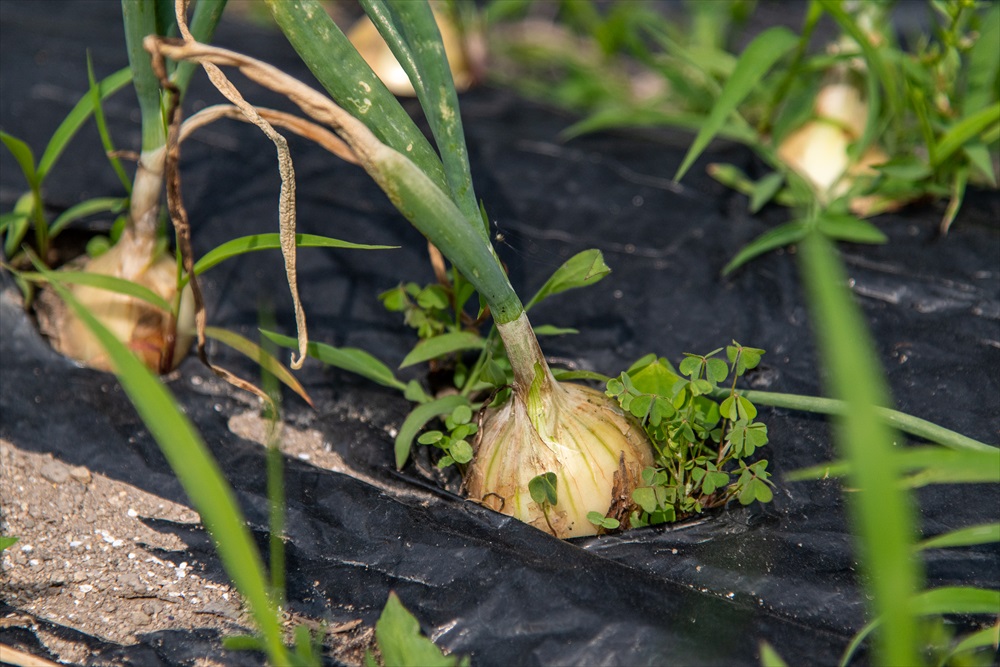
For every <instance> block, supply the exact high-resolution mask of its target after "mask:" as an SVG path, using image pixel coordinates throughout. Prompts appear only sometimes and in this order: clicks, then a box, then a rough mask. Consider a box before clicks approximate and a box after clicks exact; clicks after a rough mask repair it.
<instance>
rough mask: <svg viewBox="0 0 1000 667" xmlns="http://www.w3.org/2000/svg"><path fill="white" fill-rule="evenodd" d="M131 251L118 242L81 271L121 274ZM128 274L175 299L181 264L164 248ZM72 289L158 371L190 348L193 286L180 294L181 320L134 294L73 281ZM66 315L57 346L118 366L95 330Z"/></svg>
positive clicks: (93, 363) (83, 359) (87, 361)
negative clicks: (109, 355)
mask: <svg viewBox="0 0 1000 667" xmlns="http://www.w3.org/2000/svg"><path fill="white" fill-rule="evenodd" d="M127 254H128V248H127V246H126V245H125V244H123V243H118V244H116V245H114V246H112V247H111V248H109V249H108V251H107V252H105V253H104V254H102V255H99V256H97V257H95V258H93V259H91V260H89V261H88V262H87V263H86V264H85V265H84V267H83V268H82V270H83V271H86V272H89V273H97V274H102V275H108V276H115V277H119V278H122V277H124V276H122V266H123V264H127V263H129V262H130V261H133V260H131V259H130V258H128V257H126V255H127ZM128 279H129V280H132V281H133V282H135V283H138V284H140V285H143V286H144V287H147V288H149V289H150V290H152V291H153V292H156V293H157V294H158V295H160V296H161V297H163V298H164V299H165V300H166V301H168V302H173V301H174V299H175V298H176V295H177V290H176V285H177V263H176V261H175V260H174V258H173V257H172V256H170V255H168V254H165V253H161V254H160V255H159V257H157V258H156V259H154V260H152V261H151V262H150V263H149V264H148V265H147V266H145V267H141V268H140V269H139V270H138V272H136V273H135V274H134V275H132V276H129V277H128ZM71 289H72V291H73V295H74V296H75V297H76V298H77V300H78V301H80V303H81V304H82V305H83V306H84V307H85V308H87V309H88V310H89V311H90V312H91V313H92V314H93V315H94V316H95V317H96V318H97V319H98V320H100V322H101V323H102V324H103V325H104V326H105V327H107V328H108V329H109V330H110V331H111V333H113V334H114V336H115V337H116V338H117V339H118V340H120V341H122V342H123V343H125V344H126V345H128V346H129V348H131V349H132V351H133V352H135V353H136V354H137V355H138V356H139V357H140V359H142V361H143V363H144V364H145V365H146V366H147V367H148V368H149V369H150V370H152V371H154V372H157V373H166V372H169V371H171V370H173V369H174V368H176V367H177V366H178V364H180V362H181V360H183V358H184V356H185V355H186V354H187V352H188V350H189V349H190V348H191V343H192V339H193V337H192V335H191V334H190V331H192V330H193V328H194V299H193V297H192V295H191V289H190V287H185V288H184V290H183V292H182V293H181V299H180V309H179V313H178V317H177V320H176V321H175V320H174V318H173V316H172V315H171V314H170V313H166V312H164V311H162V310H161V309H159V308H157V307H156V306H153V305H151V304H149V303H146V302H145V301H142V300H140V299H136V298H135V297H131V296H127V295H124V294H119V293H117V292H111V291H109V290H103V289H98V288H96V287H89V286H86V285H74V286H72V288H71ZM64 318H65V319H63V321H62V324H61V326H60V327H59V329H60V331H59V332H58V334H59V339H58V340H56V341H54V344H55V347H56V349H58V350H59V351H60V352H61V353H62V354H65V355H66V356H68V357H71V358H73V359H75V360H77V361H79V362H80V363H82V364H84V365H85V366H89V367H91V368H96V369H98V370H103V371H111V370H113V369H112V368H111V366H110V360H109V359H108V357H107V354H106V353H105V351H104V348H103V347H102V346H101V344H100V343H99V342H98V340H97V338H96V337H95V336H94V335H93V334H92V333H91V332H90V329H88V328H87V327H86V325H84V324H83V322H81V321H80V320H79V319H77V318H76V317H75V316H73V315H72V313H70V312H69V311H67V312H66V313H65V314H64Z"/></svg>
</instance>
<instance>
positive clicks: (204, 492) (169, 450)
mask: <svg viewBox="0 0 1000 667" xmlns="http://www.w3.org/2000/svg"><path fill="white" fill-rule="evenodd" d="M38 268H39V270H40V271H42V272H43V273H45V274H46V278H47V279H48V280H49V282H50V284H52V286H53V287H54V288H55V289H56V291H57V292H59V295H60V297H61V298H62V299H63V300H64V301H65V302H66V304H67V306H68V307H69V308H71V309H72V310H73V311H74V312H75V313H76V315H77V316H78V317H79V318H80V320H81V321H82V322H83V323H84V324H85V325H86V326H87V327H88V328H89V329H90V330H91V331H92V332H93V333H94V335H95V336H97V338H98V339H99V340H100V342H101V345H102V346H103V347H104V349H105V350H106V351H107V353H108V356H109V358H110V360H111V363H112V365H113V368H114V372H115V375H116V376H117V377H118V380H119V382H121V385H122V388H123V389H124V390H125V393H126V394H127V395H128V397H129V400H131V401H132V403H133V405H135V407H136V410H137V411H138V413H139V416H140V417H141V418H142V420H143V422H144V423H145V424H146V426H147V428H149V430H150V433H151V434H152V436H153V438H154V439H155V440H156V442H157V444H159V446H160V449H161V450H162V451H163V454H164V456H165V457H166V458H167V461H168V463H169V464H170V466H171V468H172V469H173V470H174V473H175V474H176V475H177V477H178V479H179V480H180V483H181V485H182V486H183V487H184V491H185V492H186V493H187V495H188V497H189V498H191V501H192V502H193V503H194V505H195V507H196V508H197V509H198V512H199V513H200V514H201V517H202V521H204V523H205V527H206V528H207V529H208V532H209V534H210V535H211V536H212V539H213V541H214V543H215V546H216V550H217V551H218V553H219V557H220V559H221V561H222V564H223V567H225V569H226V572H227V573H228V575H229V577H230V578H231V579H232V581H233V583H234V584H235V585H236V587H237V589H239V591H240V593H241V594H242V595H243V597H244V599H246V601H247V602H248V604H249V606H250V609H251V612H252V613H253V616H254V619H255V620H256V622H257V626H258V628H259V630H260V631H261V633H262V634H263V645H264V647H265V648H266V650H267V652H268V654H269V656H270V659H271V661H272V662H273V663H274V664H289V659H288V654H287V650H286V649H285V646H284V644H283V642H282V637H281V626H280V623H279V620H278V614H277V609H276V608H275V606H274V602H273V600H272V599H271V596H270V594H269V592H268V588H269V587H268V585H267V583H266V578H265V576H264V566H263V563H262V562H261V559H260V554H259V552H258V551H257V548H256V545H255V544H254V542H253V539H252V537H251V535H250V531H249V529H248V528H247V526H246V522H245V520H244V518H243V516H242V514H241V512H240V510H239V507H238V505H237V503H236V497H235V494H234V493H233V490H232V488H231V487H230V486H229V485H228V483H227V482H226V480H225V477H224V476H223V474H222V471H221V470H220V468H219V465H218V463H217V462H216V461H215V459H214V458H212V455H211V454H210V453H209V451H208V448H207V447H206V446H205V444H204V442H202V440H201V437H200V436H199V435H198V433H197V432H196V431H195V429H194V427H193V426H192V425H191V423H190V421H189V420H188V419H187V417H185V416H184V414H183V413H182V412H181V410H180V408H179V407H178V406H177V404H176V402H175V401H174V398H173V396H171V394H170V392H169V391H168V390H167V389H166V387H164V386H163V384H161V383H160V381H159V380H158V379H157V378H156V377H155V376H154V375H153V374H152V372H150V371H149V370H148V369H147V368H146V367H145V366H144V365H143V364H142V362H141V361H139V359H138V358H137V357H135V356H134V355H133V353H132V352H131V351H130V350H129V349H128V348H127V347H125V345H124V344H123V343H121V342H119V341H118V340H117V339H116V338H115V337H114V335H112V334H111V332H109V331H108V330H107V329H106V328H105V327H104V326H103V325H102V324H101V323H100V322H98V321H97V319H96V318H95V317H94V316H93V315H91V314H90V313H89V312H88V311H87V310H86V309H85V308H83V307H82V306H81V305H80V304H79V302H78V301H77V300H76V299H75V298H74V297H73V296H72V294H71V293H70V292H69V290H68V289H67V288H66V287H65V286H64V285H63V284H62V283H61V282H60V281H59V277H58V275H57V274H56V273H53V272H50V271H46V270H45V269H44V267H42V266H41V265H38Z"/></svg>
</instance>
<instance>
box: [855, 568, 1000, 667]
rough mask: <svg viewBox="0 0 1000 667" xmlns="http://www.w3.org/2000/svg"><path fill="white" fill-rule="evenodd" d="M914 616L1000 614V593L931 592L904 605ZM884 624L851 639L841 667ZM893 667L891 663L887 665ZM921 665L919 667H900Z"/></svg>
mask: <svg viewBox="0 0 1000 667" xmlns="http://www.w3.org/2000/svg"><path fill="white" fill-rule="evenodd" d="M907 606H908V608H909V609H911V610H912V613H913V615H914V616H935V615H941V614H1000V591H991V590H986V589H983V588H971V587H963V586H953V587H943V588H932V589H929V590H926V591H921V592H920V593H918V594H916V595H914V596H913V598H912V599H911V600H910V602H909V604H908V605H907ZM884 623H885V619H884V618H882V617H879V618H876V619H875V620H874V621H872V622H871V623H869V624H868V625H866V626H865V627H864V628H862V629H861V631H860V632H858V634H856V635H855V636H854V639H852V640H851V643H850V644H849V645H848V647H847V650H845V651H844V655H843V657H842V658H841V659H840V667H847V664H848V663H849V662H850V661H851V657H852V656H853V655H854V653H855V652H856V651H857V650H858V647H859V646H861V643H862V642H863V641H864V640H865V639H866V638H867V637H868V635H870V634H871V633H872V631H873V630H875V629H876V628H878V627H879V626H880V625H883V624H884ZM886 664H894V663H886ZM902 664H913V665H916V664H920V663H916V662H913V663H902Z"/></svg>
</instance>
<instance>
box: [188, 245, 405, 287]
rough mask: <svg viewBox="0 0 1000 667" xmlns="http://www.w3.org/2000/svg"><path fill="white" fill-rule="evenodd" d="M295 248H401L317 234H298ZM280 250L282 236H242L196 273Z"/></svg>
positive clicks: (210, 256)
mask: <svg viewBox="0 0 1000 667" xmlns="http://www.w3.org/2000/svg"><path fill="white" fill-rule="evenodd" d="M295 246H296V247H297V248H346V249H350V250H395V249H396V248H398V247H399V246H391V245H364V244H361V243H351V242H350V241H341V240H339V239H335V238H331V237H329V236H317V235H315V234H296V235H295ZM280 249H281V236H280V234H275V233H270V234H251V235H249V236H241V237H240V238H236V239H232V240H230V241H226V242H225V243H223V244H222V245H220V246H216V247H215V248H212V249H211V250H209V251H208V252H207V253H205V254H204V255H203V256H202V258H201V259H199V260H198V261H197V262H196V263H195V265H194V272H195V274H196V275H201V274H202V273H204V272H205V271H208V270H209V269H211V268H212V267H214V266H216V265H218V264H220V263H222V262H224V261H225V260H227V259H229V258H231V257H236V256H238V255H243V254H245V253H248V252H256V251H258V250H280ZM182 282H183V283H186V282H187V280H186V279H185V280H183V281H182Z"/></svg>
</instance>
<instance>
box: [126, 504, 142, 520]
mask: <svg viewBox="0 0 1000 667" xmlns="http://www.w3.org/2000/svg"><path fill="white" fill-rule="evenodd" d="M126 514H128V515H129V516H130V517H132V518H133V519H134V518H135V517H137V516H139V513H138V512H136V511H135V510H134V509H132V508H131V507H129V508H128V512H126Z"/></svg>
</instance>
